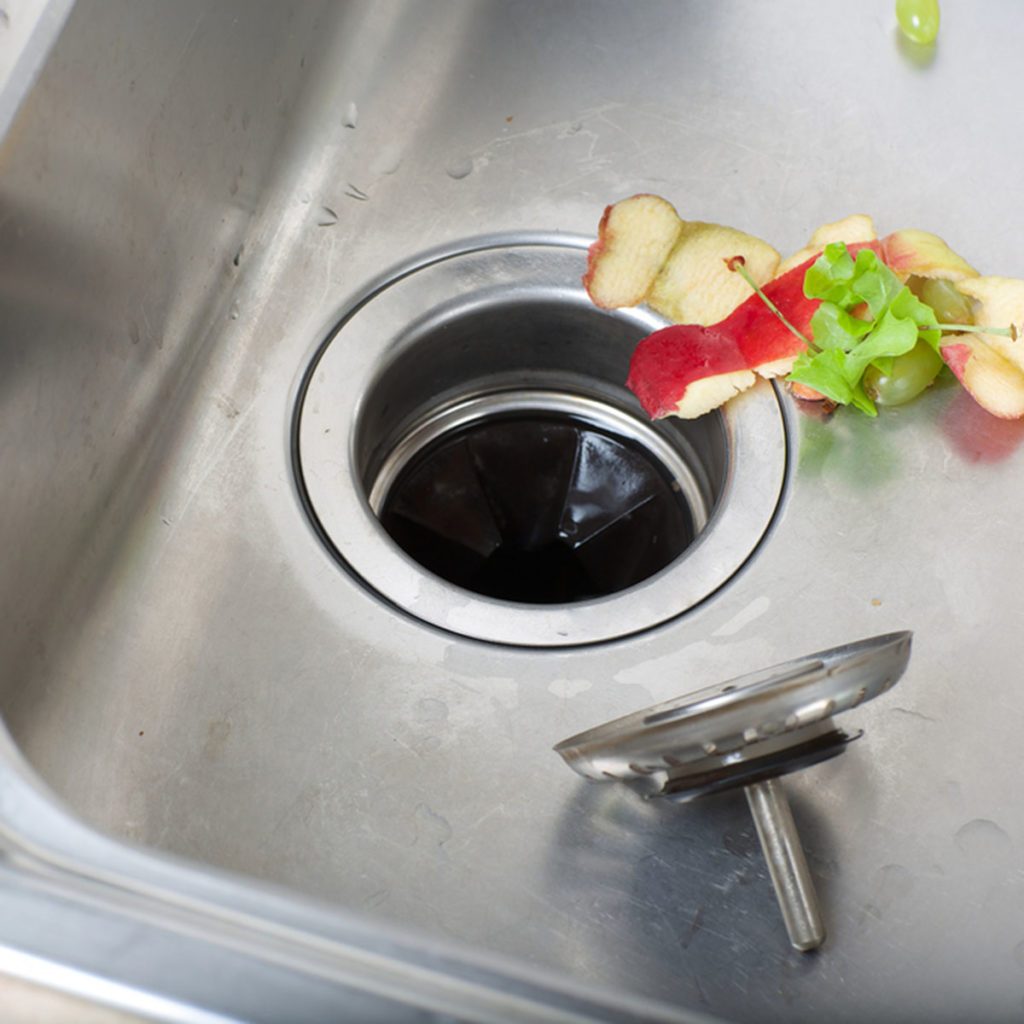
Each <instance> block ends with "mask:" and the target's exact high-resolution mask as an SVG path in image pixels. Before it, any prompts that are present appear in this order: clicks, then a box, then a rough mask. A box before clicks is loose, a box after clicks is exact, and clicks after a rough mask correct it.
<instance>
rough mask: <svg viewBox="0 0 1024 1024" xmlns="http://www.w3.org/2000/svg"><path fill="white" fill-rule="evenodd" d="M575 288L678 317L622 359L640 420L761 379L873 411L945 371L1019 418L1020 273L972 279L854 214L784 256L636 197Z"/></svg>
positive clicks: (1023, 315) (935, 243) (944, 253)
mask: <svg viewBox="0 0 1024 1024" xmlns="http://www.w3.org/2000/svg"><path fill="white" fill-rule="evenodd" d="M583 283H584V285H585V287H586V289H587V291H588V293H589V295H590V297H591V299H592V300H593V301H594V302H595V303H596V304H597V305H598V306H600V307H602V308H605V309H610V308H616V307H621V306H633V305H638V304H640V303H641V302H645V303H647V304H648V305H649V306H651V307H652V308H653V309H654V310H656V311H657V312H659V313H661V314H662V315H663V316H665V317H666V318H667V319H669V320H673V321H675V323H674V324H673V325H672V326H670V327H666V328H663V329H662V330H660V331H655V332H654V333H653V334H651V335H649V336H648V337H646V338H644V339H643V340H642V341H641V342H640V343H639V345H638V346H637V348H636V351H635V352H634V354H633V358H632V362H631V364H630V373H629V378H628V380H627V384H628V386H629V388H630V389H631V390H632V391H633V392H634V393H635V394H636V396H637V398H638V399H639V400H640V403H641V405H642V406H643V407H644V409H645V410H646V411H647V412H648V413H649V414H650V415H651V416H652V417H661V416H669V415H674V416H680V417H683V418H684V419H690V418H693V417H696V416H701V415H703V414H704V413H706V412H710V411H711V410H712V409H716V408H718V407H719V406H720V405H722V404H723V403H724V402H726V401H728V400H729V399H730V398H732V397H733V396H734V395H736V394H738V393H739V392H741V391H744V390H746V389H747V388H749V387H751V386H753V384H754V383H755V381H756V380H757V379H758V377H762V378H771V377H784V378H785V380H786V381H787V382H788V383H789V385H790V387H791V388H792V389H793V391H794V393H795V394H796V395H797V397H800V398H803V399H810V400H816V401H823V402H827V403H830V404H832V405H851V406H853V407H854V408H856V409H859V410H860V411H861V412H863V413H865V414H866V415H869V416H875V415H877V406H879V405H883V406H885V405H901V404H903V403H904V402H907V401H910V400H911V399H913V398H915V397H917V395H919V394H921V393H922V392H923V391H924V390H925V389H926V388H928V387H929V386H930V385H931V384H932V382H933V381H934V380H935V378H936V377H937V375H938V374H939V372H940V371H941V370H942V368H943V366H944V365H948V366H949V367H950V369H951V370H952V372H953V374H954V375H955V376H956V377H957V379H958V380H959V381H960V382H961V383H962V384H963V386H964V387H965V388H966V389H967V391H968V392H969V393H970V395H971V396H972V397H973V398H974V399H975V401H976V402H978V404H979V405H981V406H982V407H983V408H984V409H986V410H987V411H988V412H990V413H992V414H993V415H995V416H999V417H1002V418H1006V419H1017V418H1020V417H1024V343H1018V340H1017V339H1018V335H1019V333H1020V331H1021V329H1022V325H1024V281H1015V280H1011V279H1009V278H1002V277H981V276H979V274H978V272H977V271H976V270H975V269H974V268H973V267H972V266H971V265H970V264H969V263H967V262H966V261H965V260H964V259H963V258H962V257H960V256H958V255H957V254H956V253H955V252H953V250H952V249H950V248H949V246H948V245H946V243H945V242H944V241H943V240H942V239H941V238H939V237H938V236H936V235H933V234H931V233H929V232H926V231H918V230H904V231H897V232H894V233H893V234H890V235H887V236H886V237H884V238H881V239H880V238H878V236H877V235H876V233H875V230H874V225H873V223H872V221H871V218H870V217H867V216H865V215H863V214H858V215H855V216H852V217H847V218H845V219H844V220H841V221H837V222H836V223H834V224H826V225H824V226H823V227H821V228H819V229H818V230H817V231H815V232H814V234H813V235H812V236H811V239H810V241H809V242H808V244H807V245H806V246H805V247H804V248H803V249H801V250H799V251H798V252H797V253H795V254H794V255H793V256H791V257H789V258H788V259H786V260H782V259H781V257H780V255H779V253H778V252H777V251H776V250H775V249H773V248H772V247H771V246H770V245H768V243H767V242H764V241H762V240H761V239H759V238H755V237H754V236H752V235H748V234H745V233H744V232H742V231H738V230H736V229H735V228H730V227H723V226H720V225H717V224H706V223H703V222H687V221H684V220H683V219H682V218H681V217H679V215H678V213H677V212H676V210H675V209H674V207H673V206H672V205H671V204H670V203H669V202H667V201H666V200H665V199H662V198H661V197H659V196H653V195H646V194H644V195H637V196H632V197H630V198H629V199H625V200H622V201H621V202H618V203H615V204H613V205H612V206H609V207H608V208H607V209H606V210H605V212H604V216H603V217H602V219H601V223H600V226H599V229H598V238H597V241H596V242H595V243H594V244H593V245H592V246H591V248H590V252H589V256H588V262H587V272H586V274H585V275H584V278H583Z"/></svg>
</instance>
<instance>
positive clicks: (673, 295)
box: [647, 221, 780, 325]
mask: <svg viewBox="0 0 1024 1024" xmlns="http://www.w3.org/2000/svg"><path fill="white" fill-rule="evenodd" d="M734 256H741V257H742V258H743V262H744V265H745V267H746V269H747V272H748V273H749V274H750V276H751V277H752V278H753V279H754V281H755V282H757V284H759V285H762V284H764V283H765V282H766V281H770V280H771V279H772V278H773V277H774V276H775V273H776V270H777V268H778V266H779V258H780V257H779V254H778V252H777V251H776V250H775V249H773V248H772V246H770V245H769V244H768V243H767V242H764V241H762V240H761V239H760V238H756V237H754V236H753V235H748V234H747V233H746V232H744V231H738V230H737V229H736V228H728V227H723V226H722V225H721V224H705V223H703V222H701V221H684V222H683V225H682V228H681V229H680V232H679V239H678V241H677V242H676V244H675V247H674V248H673V250H672V252H671V253H670V255H669V257H668V259H667V260H666V261H665V265H664V266H663V267H662V268H661V271H660V273H659V274H658V276H657V278H655V281H654V284H653V285H652V287H651V290H650V292H649V293H648V294H647V304H648V305H649V306H650V307H651V308H652V309H653V310H654V311H655V312H656V313H660V314H661V315H662V316H663V317H665V319H666V320H671V321H673V323H677V324H704V325H710V324H716V323H719V322H720V321H721V320H724V319H725V317H727V316H728V315H729V314H730V313H731V312H732V311H733V310H734V309H735V308H736V307H737V306H738V305H739V304H740V303H741V302H743V301H744V300H745V299H746V298H747V297H748V296H749V295H750V286H749V285H748V284H747V283H746V282H745V281H744V280H743V279H742V278H741V277H739V276H738V275H736V274H734V273H733V272H732V271H731V270H729V268H728V267H727V266H726V264H725V260H727V259H729V258H730V257H734Z"/></svg>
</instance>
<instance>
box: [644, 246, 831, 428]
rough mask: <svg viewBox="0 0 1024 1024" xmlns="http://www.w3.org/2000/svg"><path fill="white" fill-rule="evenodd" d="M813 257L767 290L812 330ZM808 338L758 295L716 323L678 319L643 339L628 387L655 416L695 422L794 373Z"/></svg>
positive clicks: (796, 322)
mask: <svg viewBox="0 0 1024 1024" xmlns="http://www.w3.org/2000/svg"><path fill="white" fill-rule="evenodd" d="M810 264H811V260H808V261H807V262H806V263H803V264H801V265H800V266H798V267H794V268H793V269H792V270H790V271H789V272H788V273H787V274H784V275H782V277H777V278H775V280H774V281H769V282H768V284H766V285H764V287H763V291H764V294H765V295H767V296H768V298H769V299H771V301H772V302H773V303H774V304H775V306H776V307H777V308H778V309H779V311H780V312H781V313H782V314H783V316H785V317H786V318H787V319H788V320H789V321H790V323H791V324H792V325H793V327H794V328H795V329H796V330H797V331H800V332H801V333H807V332H808V331H809V329H810V323H811V317H813V316H814V312H815V310H816V309H817V308H818V305H819V302H818V300H817V299H808V298H806V297H805V296H804V293H803V280H804V274H805V272H806V271H807V268H808V267H809V266H810ZM805 347H806V346H805V345H804V343H803V342H802V341H801V340H800V339H799V338H798V337H797V336H796V335H795V334H794V333H793V332H792V331H791V330H790V329H789V328H788V327H786V326H785V325H784V324H783V323H782V322H781V321H780V320H779V319H778V318H777V317H776V315H775V314H774V313H773V312H772V311H771V310H770V309H769V308H768V307H767V306H766V305H765V304H764V301H763V300H762V299H761V297H760V296H759V295H756V294H754V295H751V296H750V297H749V298H748V299H746V300H745V301H744V302H742V303H740V305H739V306H737V307H736V309H734V310H733V312H732V313H730V314H729V316H727V317H726V318H725V319H724V320H722V321H721V322H719V323H717V324H715V325H713V326H710V327H708V326H705V325H702V324H673V325H672V326H671V327H665V328H662V330H660V331H655V332H654V333H653V334H650V335H648V336H647V337H646V338H644V339H643V340H642V341H641V342H640V344H639V345H637V347H636V349H635V350H634V352H633V358H632V360H631V361H630V368H629V377H628V379H627V381H626V386H627V387H628V388H629V389H630V390H631V391H632V392H633V393H634V394H635V395H636V396H637V398H638V399H639V400H640V404H641V405H642V406H643V408H644V410H645V411H646V412H647V413H648V415H650V416H651V417H653V418H655V419H658V418H661V417H663V416H679V417H681V418H682V419H694V418H695V417H697V416H702V415H704V413H706V412H710V411H711V410H712V409H717V408H718V407H719V406H720V405H722V404H723V403H724V402H726V401H728V400H729V399H730V398H732V397H733V396H734V395H736V394H738V393H739V392H741V391H745V390H746V389H747V388H750V387H752V386H753V385H754V383H755V382H756V380H757V378H758V377H759V376H760V377H764V378H767V377H775V376H781V375H782V374H786V373H788V372H789V371H790V370H791V369H792V367H793V362H794V360H795V359H796V357H797V356H798V355H799V354H800V353H801V352H803V351H804V349H805Z"/></svg>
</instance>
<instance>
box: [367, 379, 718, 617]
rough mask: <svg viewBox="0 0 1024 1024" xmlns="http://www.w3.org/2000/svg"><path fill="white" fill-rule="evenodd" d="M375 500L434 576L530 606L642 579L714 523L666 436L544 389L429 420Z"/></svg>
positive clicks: (479, 402) (395, 458)
mask: <svg viewBox="0 0 1024 1024" xmlns="http://www.w3.org/2000/svg"><path fill="white" fill-rule="evenodd" d="M370 505H371V507H372V508H373V510H374V512H375V513H376V514H377V516H378V518H379V519H380V521H381V524H382V525H383V526H384V529H385V530H387V532H388V534H389V535H390V536H391V538H392V539H393V540H394V541H395V542H396V543H397V544H398V545H399V546H400V547H401V548H402V550H403V551H405V552H406V554H408V555H409V556H410V557H411V558H413V559H415V561H417V562H418V563H419V564H420V565H422V566H423V567H424V568H426V569H428V570H430V571H431V572H433V573H435V574H437V575H438V576H441V577H443V578H444V579H446V580H448V581H450V582H451V583H455V584H457V585H458V586H461V587H464V588H465V589H467V590H471V591H473V592H474V593H477V594H483V595H486V596H488V597H494V598H500V599H502V600H505V601H517V602H525V603H532V604H560V603H568V602H575V601H583V600H587V599H589V598H594V597H600V596H604V595H607V594H614V593H616V592H618V591H620V590H625V589H626V588H628V587H631V586H633V585H634V584H636V583H640V582H641V581H643V580H645V579H647V578H648V577H650V576H653V575H654V574H655V573H656V572H659V571H660V570H661V569H664V568H665V566H667V565H669V564H670V563H671V562H673V561H674V560H675V559H676V558H677V557H678V556H679V555H680V554H681V553H682V552H683V551H684V550H685V549H686V548H687V547H689V545H690V544H691V543H692V542H693V540H694V538H695V537H696V536H697V535H698V534H699V533H700V531H701V530H703V528H704V526H705V525H706V523H707V519H708V508H707V502H706V499H705V496H704V494H703V493H702V489H701V487H700V485H699V483H698V480H697V478H696V476H695V474H694V472H693V471H692V470H691V468H690V466H689V464H688V463H687V461H686V460H685V459H684V458H683V456H682V455H681V453H680V452H679V451H678V450H677V449H676V448H674V447H673V446H671V445H670V444H668V443H667V442H666V441H665V440H664V439H663V438H662V437H661V436H660V435H659V434H657V433H656V432H655V431H654V430H651V429H650V428H649V427H648V426H647V425H646V424H644V423H642V422H640V421H638V420H636V419H634V418H633V417H632V416H629V415H627V414H625V413H623V412H622V411H621V410H619V409H616V408H614V407H612V406H609V405H607V404H605V403H603V402H599V401H595V400H593V399H588V398H585V397H582V396H579V395H572V394H566V393H558V392H545V391H513V392H507V393H504V394H496V395H488V396H484V397H481V398H476V399H472V400H470V401H467V402H461V403H457V404H456V405H454V406H453V407H450V408H448V409H445V410H442V411H441V412H439V413H437V414H435V415H433V416H430V417H428V418H427V419H426V420H425V421H424V422H422V423H420V424H419V425H417V427H416V428H415V429H414V430H413V431H412V432H411V433H410V434H409V435H407V436H406V437H405V438H404V439H403V441H402V443H401V444H400V445H399V446H398V448H397V449H396V451H395V452H393V453H392V456H391V458H389V459H388V461H387V462H386V463H385V464H384V466H382V468H381V470H380V472H379V473H378V475H377V479H376V481H375V483H374V487H373V489H372V491H371V494H370Z"/></svg>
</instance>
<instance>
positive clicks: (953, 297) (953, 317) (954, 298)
mask: <svg viewBox="0 0 1024 1024" xmlns="http://www.w3.org/2000/svg"><path fill="white" fill-rule="evenodd" d="M907 287H908V288H909V289H910V290H911V291H912V292H913V293H914V294H915V295H916V296H917V297H918V298H919V299H920V300H921V301H922V302H923V303H924V304H925V305H926V306H931V307H932V309H934V310H935V319H936V320H938V321H939V323H940V324H973V323H974V307H973V305H972V304H971V300H970V299H969V298H967V296H966V295H964V294H963V293H961V292H959V291H957V287H956V285H955V284H953V282H952V281H940V280H939V279H938V278H934V277H911V278H909V279H908V280H907Z"/></svg>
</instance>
